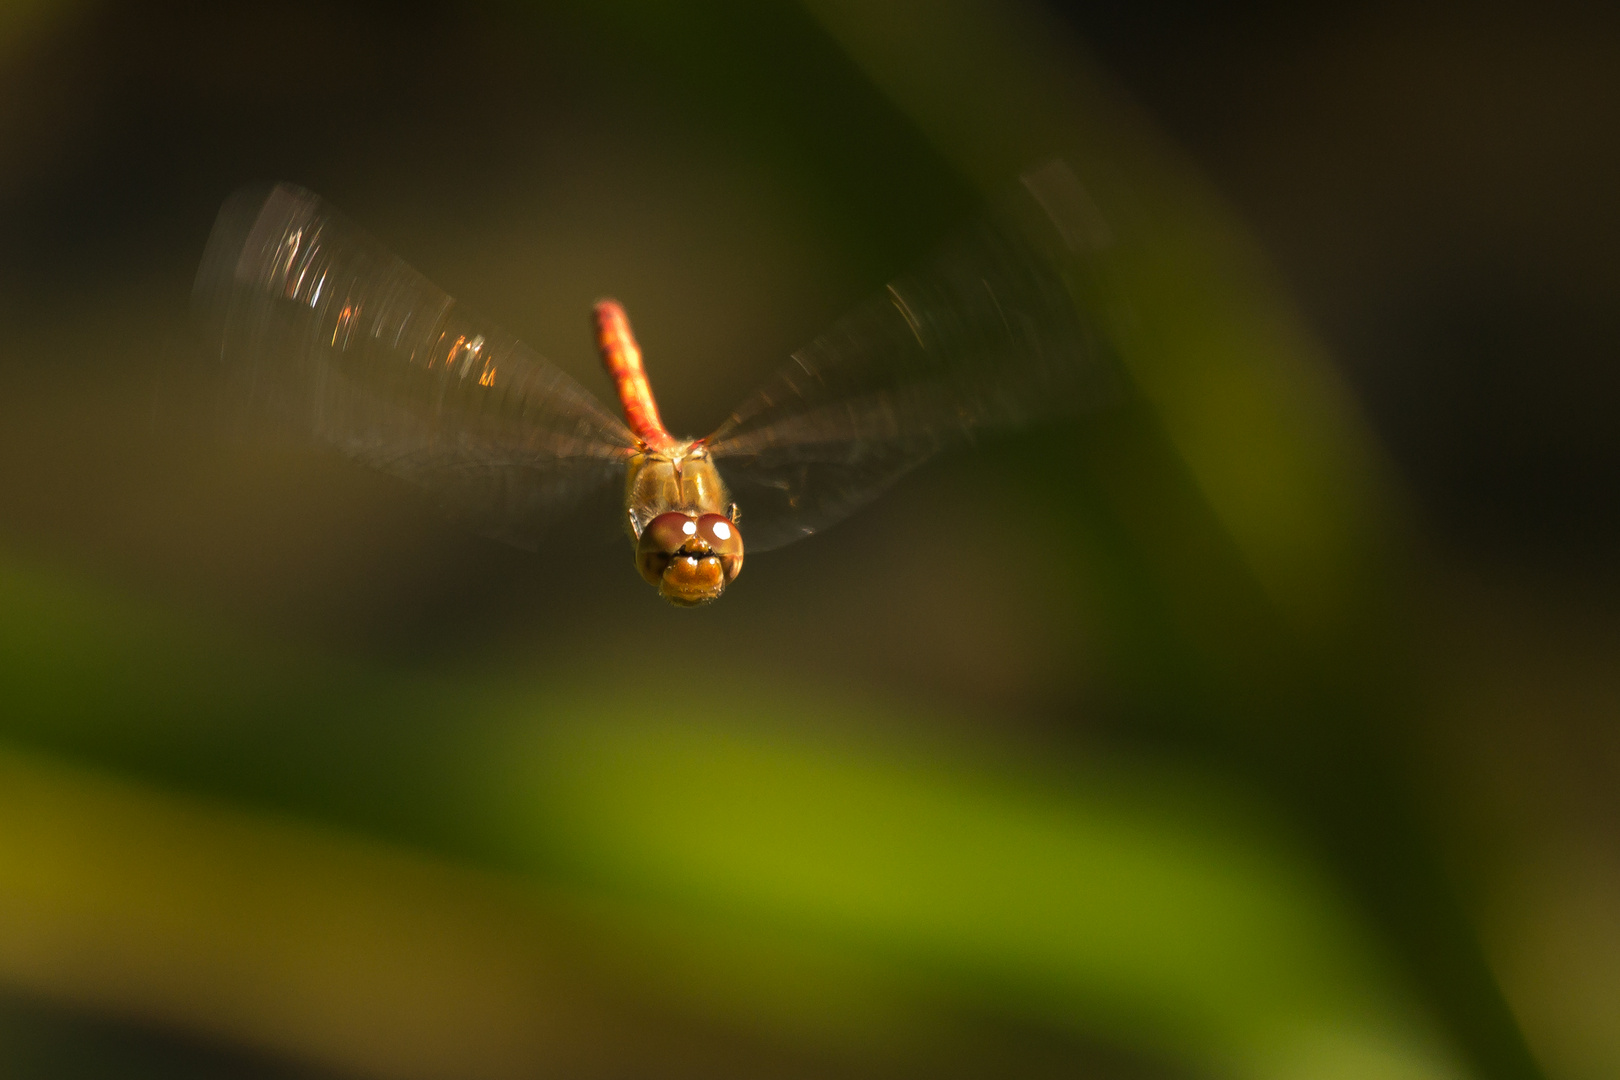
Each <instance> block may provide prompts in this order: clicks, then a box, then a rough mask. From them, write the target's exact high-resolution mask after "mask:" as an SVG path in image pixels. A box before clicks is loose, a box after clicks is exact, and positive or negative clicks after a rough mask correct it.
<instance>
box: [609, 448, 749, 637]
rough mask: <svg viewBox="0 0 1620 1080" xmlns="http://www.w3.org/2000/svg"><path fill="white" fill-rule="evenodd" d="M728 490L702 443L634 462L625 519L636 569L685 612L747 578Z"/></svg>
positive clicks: (652, 453)
mask: <svg viewBox="0 0 1620 1080" xmlns="http://www.w3.org/2000/svg"><path fill="white" fill-rule="evenodd" d="M727 501H728V500H727V497H726V488H725V484H724V483H722V482H721V480H720V473H719V472H718V471H717V470H716V469H715V467H714V462H713V460H711V459H710V458H709V456H708V454H707V453H706V452H705V451H704V449H703V446H702V445H701V444H699V443H684V444H678V445H677V446H676V447H675V448H674V449H672V450H670V451H665V452H655V451H651V450H644V451H642V452H640V453H638V454H636V455H635V456H634V457H632V458H631V459H630V464H629V467H628V469H627V471H626V479H625V513H626V517H627V518H628V520H629V526H630V534H631V538H632V539H633V540H634V541H635V545H636V569H637V570H639V571H641V576H642V577H643V578H645V579H646V580H647V582H648V584H650V585H652V586H654V587H655V588H657V589H658V593H659V595H660V596H662V597H663V598H664V599H666V600H668V601H669V602H670V603H672V604H676V605H678V606H680V607H695V606H697V605H698V604H706V603H709V602H710V601H711V600H717V599H719V597H720V594H721V593H723V592H724V591H725V588H726V586H727V585H729V584H731V583H732V582H733V581H735V580H736V579H737V575H738V573H740V572H741V571H742V563H743V541H742V534H741V532H740V531H739V530H738V528H737V522H736V513H735V511H734V510H731V511H729V512H723V511H726V507H727Z"/></svg>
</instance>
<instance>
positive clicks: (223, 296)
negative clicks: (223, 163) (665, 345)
mask: <svg viewBox="0 0 1620 1080" xmlns="http://www.w3.org/2000/svg"><path fill="white" fill-rule="evenodd" d="M1106 242H1107V230H1106V227H1105V224H1104V223H1103V221H1102V219H1101V218H1100V216H1099V215H1098V214H1097V212H1096V209H1095V206H1094V204H1092V202H1091V201H1090V199H1089V197H1088V196H1087V194H1086V192H1085V191H1084V189H1083V188H1082V187H1081V186H1080V184H1079V182H1078V181H1077V180H1076V179H1075V177H1074V175H1073V173H1072V172H1071V171H1070V170H1069V169H1068V167H1067V166H1066V165H1064V164H1063V163H1061V162H1054V163H1051V164H1048V165H1045V166H1043V167H1041V168H1039V169H1036V170H1033V171H1031V172H1029V173H1027V174H1025V175H1024V176H1023V177H1021V178H1020V182H1019V184H1018V185H1016V186H1015V187H1014V188H1013V189H1012V190H1011V191H1010V192H1009V193H1007V194H1006V195H1005V196H1004V197H1003V198H1001V199H1000V200H999V201H997V202H995V203H994V204H992V205H991V207H990V208H989V210H988V211H987V212H986V213H985V214H984V215H982V216H981V217H980V218H978V219H976V220H975V221H974V222H972V223H971V224H970V225H969V226H968V227H967V228H965V229H964V230H963V231H962V232H961V233H960V234H959V235H958V236H956V237H954V238H953V239H951V240H949V241H947V242H946V243H945V244H943V245H942V246H941V247H940V248H939V249H938V250H937V251H936V252H934V253H933V255H932V256H931V257H930V258H928V259H927V260H925V261H924V262H923V263H922V264H921V265H919V266H918V267H917V268H916V269H915V270H913V271H912V272H910V273H908V274H905V275H903V276H901V277H899V278H897V279H895V280H894V281H892V282H890V283H889V284H888V285H887V286H886V287H885V288H884V289H883V290H882V291H881V292H879V293H878V294H877V295H876V296H874V297H873V298H872V299H871V300H870V301H868V302H867V303H865V304H863V305H861V306H859V307H857V308H856V309H855V310H853V311H851V312H850V313H849V314H847V315H846V316H845V317H844V318H842V319H840V320H839V321H838V322H837V323H835V324H834V325H833V326H832V327H831V328H830V329H828V330H827V331H826V332H825V333H824V334H822V335H821V336H820V337H818V338H817V339H815V340H814V341H812V342H811V343H810V344H808V345H806V346H805V347H804V348H802V349H800V350H799V351H798V352H796V353H794V354H793V356H792V357H791V359H790V360H789V361H788V362H787V364H786V365H785V366H784V367H782V368H781V370H780V371H778V372H777V373H776V375H775V376H774V377H772V378H771V379H769V380H768V381H767V382H766V383H765V385H764V386H762V387H761V388H760V389H759V390H758V391H756V392H755V393H754V394H752V395H751V396H749V397H748V398H746V399H745V400H744V401H743V402H742V403H741V404H740V405H738V406H737V408H736V409H734V410H733V411H732V412H731V414H730V415H729V416H728V417H727V418H726V420H725V421H724V422H723V423H722V424H720V426H719V427H718V428H716V429H715V430H714V431H713V432H711V433H710V434H708V435H705V436H703V437H702V438H695V439H694V438H680V437H676V436H674V435H672V434H670V432H669V431H668V430H667V429H666V428H665V427H664V424H663V421H662V420H661V419H660V417H659V412H658V405H657V402H656V401H655V399H654V397H653V394H652V389H651V387H650V385H649V383H648V380H647V373H646V369H645V367H644V366H643V363H642V356H641V350H640V348H639V347H638V346H637V344H636V340H635V337H634V335H633V334H632V332H631V328H630V323H629V320H628V318H627V317H626V315H625V312H624V309H623V308H622V307H621V306H620V305H619V304H618V303H617V302H615V301H613V300H602V301H600V302H598V303H597V304H596V306H595V310H594V325H595V334H596V343H597V347H598V349H599V351H600V353H601V357H602V362H603V364H604V366H605V367H606V368H607V372H608V374H609V376H610V377H611V378H612V380H613V384H614V387H615V389H616V390H617V392H618V397H619V403H620V406H621V409H622V412H623V416H624V420H623V422H621V421H620V420H619V419H618V418H617V417H615V416H614V415H613V414H612V413H611V412H609V411H608V410H607V409H605V408H604V407H603V406H602V405H601V404H600V403H599V402H598V401H597V399H596V398H595V397H593V396H592V395H591V393H590V392H589V391H587V390H586V389H584V388H583V387H582V386H580V385H579V384H578V383H577V382H576V381H575V380H574V379H573V378H571V377H570V376H568V375H567V374H566V373H564V372H563V371H562V370H561V369H559V368H557V367H555V366H554V365H552V364H551V363H549V362H548V361H546V360H544V359H542V358H541V357H540V356H539V355H538V354H536V353H535V352H534V351H533V350H531V349H530V348H529V347H528V346H526V345H524V344H523V343H522V342H520V341H519V340H517V339H516V338H515V337H513V336H512V335H511V334H509V333H506V332H505V331H503V330H501V329H500V328H499V327H498V326H497V325H495V324H494V323H492V322H490V321H489V320H487V319H485V318H483V317H482V316H480V315H478V314H477V313H475V312H473V311H472V310H470V309H468V308H467V307H465V306H464V305H462V304H460V303H459V302H457V301H456V300H453V299H452V298H451V297H450V296H448V295H447V294H445V293H444V292H443V291H442V290H440V289H439V288H438V287H437V286H435V285H433V284H432V283H431V282H429V281H428V280H427V279H426V278H424V277H423V276H422V275H421V274H419V273H417V272H416V271H415V270H413V269H411V268H410V267H409V266H407V265H406V264H405V263H404V262H403V261H401V260H400V259H399V258H398V257H397V256H395V255H393V254H392V253H391V252H389V251H388V250H387V249H386V248H385V247H384V246H383V245H382V244H381V243H379V242H378V241H376V240H375V239H373V238H372V237H371V236H369V235H368V234H367V233H365V232H364V231H363V230H362V229H360V228H359V227H358V226H356V225H354V224H352V223H351V222H350V221H349V220H348V219H347V218H345V217H343V216H342V215H341V214H339V213H338V212H337V211H335V210H334V209H332V207H330V206H329V205H327V204H326V203H325V202H324V201H322V200H321V199H320V198H319V197H318V196H316V195H314V194H312V193H310V192H308V191H305V190H304V189H302V188H299V187H296V186H294V185H291V184H279V185H276V186H274V187H272V188H264V187H259V188H246V189H243V190H242V191H239V192H237V193H236V194H235V195H233V196H232V197H231V198H230V199H228V200H227V201H226V203H225V205H224V207H223V208H222V209H221V210H220V213H219V217H218V220H217V221H216V223H215V225H214V230H213V233H212V235H211V237H210V238H209V241H208V246H207V249H206V251H205V253H204V256H203V260H202V265H201V267H200V269H199V270H198V274H197V280H196V286H195V290H194V297H193V299H194V308H195V312H196V315H197V317H198V320H199V322H200V325H201V327H202V329H203V332H204V334H205V339H206V341H207V342H208V352H209V354H210V356H211V357H213V358H214V359H217V361H218V363H219V365H220V375H221V376H222V381H221V385H222V386H223V388H224V390H223V395H222V401H223V402H224V403H225V404H224V406H223V407H224V408H226V409H227V410H229V412H230V415H231V416H232V417H233V418H234V417H237V416H243V417H252V418H255V419H258V420H267V421H270V422H272V423H274V424H275V425H277V426H279V427H281V428H283V429H286V430H290V431H292V432H293V433H295V434H296V435H297V436H298V437H300V438H302V439H307V440H310V441H312V442H314V443H317V444H322V445H325V446H328V447H331V448H333V449H335V450H337V451H338V452H339V453H341V454H343V455H345V456H347V457H348V458H351V459H353V460H355V461H358V462H361V463H364V464H366V465H369V466H372V467H374V468H376V469H379V470H382V471H384V472H387V473H390V474H393V475H394V476H397V477H400V478H402V479H404V480H406V481H408V482H409V483H411V484H413V485H416V486H417V487H419V488H420V489H423V490H424V491H425V492H427V493H428V494H429V495H430V496H431V497H433V498H434V499H435V500H436V501H437V502H438V503H439V505H440V506H441V507H442V508H443V509H444V510H445V511H446V512H448V513H449V514H450V515H451V516H453V517H455V518H457V519H460V520H462V521H465V522H467V523H469V524H470V525H472V526H473V527H474V528H476V529H478V530H479V531H480V532H483V533H485V534H487V535H490V536H493V537H497V538H499V539H502V540H506V541H508V542H512V543H516V544H519V545H521V546H526V547H533V546H534V545H535V544H536V543H537V542H538V540H539V538H540V537H541V536H542V535H543V533H544V532H545V531H546V529H547V528H548V527H549V526H550V525H552V524H554V523H555V522H557V521H558V520H560V519H563V518H565V517H566V516H567V515H569V514H570V513H571V512H573V511H574V510H575V508H576V507H577V506H578V504H579V503H580V502H581V500H582V499H584V498H585V496H587V495H588V494H589V493H591V492H592V491H593V490H599V489H602V488H605V487H606V486H607V485H610V484H613V483H615V482H617V483H619V484H622V486H623V514H624V518H623V521H624V527H625V529H626V531H627V532H628V533H629V536H630V538H631V542H632V544H633V546H634V550H635V562H636V569H637V570H638V571H639V572H640V573H641V576H642V577H643V578H645V579H646V580H647V581H648V582H649V583H650V584H652V585H653V586H654V587H655V588H657V590H658V592H659V594H660V595H662V596H663V597H664V598H665V599H666V600H669V601H670V602H671V603H674V604H677V605H680V606H695V605H699V604H705V603H708V602H710V601H713V600H715V599H718V598H719V597H720V595H721V594H722V593H723V592H724V591H725V590H726V588H727V586H729V585H730V584H731V583H732V582H734V581H735V580H736V578H737V575H738V573H739V572H740V571H741V570H742V564H743V552H744V543H743V533H744V531H745V529H746V531H747V533H748V537H749V539H748V550H749V551H752V552H754V553H756V554H757V553H759V552H762V551H769V550H771V549H773V548H777V547H780V546H782V545H784V544H787V543H791V542H792V541H794V540H798V539H801V538H803V537H806V536H809V535H811V534H813V533H816V532H819V531H820V530H822V529H825V528H827V527H828V526H830V525H833V524H835V523H836V522H838V521H840V520H842V519H843V518H845V517H847V516H848V515H849V514H851V513H852V512H854V511H855V510H857V509H858V508H860V507H861V506H863V505H864V504H866V503H869V502H870V501H872V500H873V499H874V498H876V497H877V496H878V495H879V494H881V493H882V492H883V491H884V490H885V489H887V488H888V487H889V486H890V485H891V484H893V483H894V482H895V481H896V480H898V479H899V478H900V477H902V476H903V475H905V474H906V473H907V472H909V471H910V470H912V469H914V468H916V467H917V466H918V465H920V464H922V463H923V462H924V461H926V460H928V459H929V458H932V457H934V456H935V455H936V454H939V453H941V452H942V451H945V450H947V449H950V448H951V447H953V446H957V445H960V444H964V443H968V442H971V441H972V440H973V439H974V438H975V437H977V435H978V434H979V433H981V432H985V431H991V430H996V429H1010V428H1017V427H1022V426H1025V425H1029V424H1032V423H1036V422H1039V421H1042V420H1046V419H1052V418H1057V417H1061V416H1065V415H1074V414H1078V413H1080V412H1082V411H1084V410H1086V409H1088V408H1091V407H1094V406H1095V405H1096V404H1097V403H1099V402H1100V401H1102V400H1104V399H1106V398H1107V397H1108V396H1109V393H1110V389H1111V387H1112V385H1113V381H1114V380H1113V378H1112V377H1111V375H1110V370H1111V368H1110V366H1109V365H1108V364H1107V363H1105V362H1104V360H1103V356H1104V351H1103V349H1102V348H1101V346H1100V342H1099V337H1098V335H1097V333H1096V332H1095V329H1094V327H1093V324H1092V322H1091V321H1090V320H1088V319H1087V318H1086V307H1087V305H1086V304H1084V303H1082V302H1080V301H1079V300H1078V299H1077V297H1078V296H1080V295H1083V293H1084V286H1083V281H1082V279H1084V277H1085V275H1086V273H1087V270H1088V266H1089V265H1090V260H1089V256H1090V255H1092V254H1093V253H1094V250H1095V249H1096V248H1097V247H1099V246H1101V245H1102V244H1105V243H1106Z"/></svg>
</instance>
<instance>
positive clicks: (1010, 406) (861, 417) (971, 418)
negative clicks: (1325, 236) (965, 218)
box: [708, 162, 1114, 552]
mask: <svg viewBox="0 0 1620 1080" xmlns="http://www.w3.org/2000/svg"><path fill="white" fill-rule="evenodd" d="M1105 238H1106V233H1105V231H1104V229H1103V225H1102V223H1101V221H1100V219H1099V218H1098V217H1097V215H1096V211H1095V209H1094V208H1093V206H1092V203H1091V201H1090V199H1089V197H1088V196H1087V195H1086V194H1085V192H1084V190H1083V189H1082V188H1081V187H1080V184H1079V182H1078V181H1077V180H1076V179H1075V177H1074V175H1073V174H1072V173H1071V172H1070V171H1069V169H1068V167H1067V166H1065V165H1063V164H1062V163H1060V162H1058V163H1053V164H1050V165H1047V166H1044V167H1043V168H1040V169H1037V170H1035V171H1033V172H1031V173H1029V174H1027V175H1026V176H1024V177H1023V178H1022V183H1021V184H1020V185H1019V186H1018V187H1017V188H1016V189H1015V190H1014V191H1013V192H1012V193H1011V194H1010V195H1008V196H1007V197H1006V198H1004V199H1002V200H1001V201H1000V202H998V203H997V204H995V205H994V206H993V207H992V209H991V212H990V213H989V214H988V215H986V216H985V217H984V218H983V219H981V220H979V221H978V222H976V223H974V225H972V226H971V227H970V228H969V229H967V230H966V231H964V233H962V234H961V235H959V236H957V237H956V238H954V239H953V240H952V241H950V242H949V243H947V244H945V245H944V246H943V247H941V248H940V249H939V251H937V252H936V253H935V255H934V256H933V257H932V258H931V259H930V260H929V261H928V262H926V263H925V264H923V265H922V266H921V267H919V268H918V269H917V270H915V271H914V272H912V273H910V274H907V275H906V276H904V277H901V278H899V279H897V280H895V281H894V282H892V283H891V284H890V285H889V286H888V287H887V288H886V289H885V290H884V291H883V292H882V293H880V294H878V295H877V296H875V297H874V298H873V299H872V300H871V301H869V302H868V303H866V304H864V305H863V306H861V307H859V308H856V309H855V310H854V311H852V312H851V313H849V314H848V315H846V316H845V317H844V318H843V319H842V320H840V321H839V322H838V323H837V324H836V325H834V326H833V327H832V328H831V329H830V330H828V331H827V332H826V333H825V334H823V335H822V336H821V337H819V338H817V339H816V340H815V341H813V342H811V343H810V344H809V345H806V346H805V347H804V348H802V349H800V350H799V351H798V352H797V353H795V354H794V355H793V358H792V360H791V361H789V363H788V364H787V366H786V367H784V368H783V369H782V370H781V372H779V373H778V374H777V376H776V377H775V378H774V379H772V380H771V381H770V382H769V383H767V384H766V385H765V387H764V388H763V389H761V390H760V391H759V392H758V393H756V394H755V395H754V396H753V397H751V398H749V399H748V400H747V401H745V402H744V403H743V404H742V405H741V406H740V407H738V409H737V410H736V411H735V412H734V413H732V415H731V417H730V419H728V420H727V421H726V422H725V423H724V424H723V425H721V427H720V428H719V429H718V430H717V431H716V432H715V433H714V434H713V435H712V436H710V437H709V439H708V445H709V448H710V451H711V452H712V453H713V454H714V455H715V457H716V458H719V459H720V468H721V472H722V473H723V475H724V477H725V480H726V483H727V485H728V486H729V487H730V488H731V489H732V494H733V496H734V497H735V498H736V500H737V502H738V504H739V505H740V506H741V508H742V512H743V517H742V525H743V535H744V536H745V537H746V538H747V543H748V550H749V551H750V552H754V551H761V550H768V549H770V548H773V547H779V546H781V545H782V544H786V543H790V542H791V541H793V540H796V539H799V538H801V537H804V536H808V535H810V534H811V533H813V532H816V531H819V530H821V529H824V528H826V527H827V526H829V525H832V524H834V523H835V522H837V521H839V520H841V519H843V518H844V517H846V516H848V515H849V514H850V513H852V512H853V511H854V510H856V509H858V508H859V507H860V506H862V505H864V504H865V503H867V502H870V501H871V500H872V499H873V498H875V497H876V496H877V495H878V494H880V493H881V492H882V491H883V490H884V489H885V488H887V487H888V486H889V485H890V484H892V483H894V482H895V481H896V480H898V479H899V478H900V477H901V476H903V475H904V474H905V473H906V472H908V471H910V470H911V469H913V468H915V467H916V466H918V465H920V464H922V463H923V462H924V461H926V460H928V459H929V458H931V457H933V456H934V455H935V454H937V453H939V452H941V451H943V450H945V449H948V448H949V447H951V446H954V445H958V444H961V443H964V442H967V441H970V440H971V439H972V438H973V437H974V436H975V434H976V433H978V432H980V431H987V430H993V429H1007V428H1014V427H1019V426H1022V425H1025V424H1029V423H1031V422H1034V421H1038V420H1042V419H1047V418H1051V417H1055V416H1061V415H1065V414H1076V413H1079V412H1081V411H1083V410H1085V409H1087V408H1089V407H1094V406H1095V405H1097V404H1098V403H1099V402H1101V401H1103V400H1105V399H1106V398H1107V397H1108V396H1109V395H1110V393H1111V390H1112V387H1113V385H1114V380H1113V379H1112V378H1111V376H1110V372H1111V368H1110V366H1109V365H1108V364H1107V363H1105V362H1104V361H1103V359H1102V353H1101V349H1100V347H1099V341H1098V339H1097V337H1096V335H1095V334H1094V333H1093V332H1092V331H1091V329H1090V327H1089V325H1088V322H1087V320H1086V319H1085V317H1084V315H1083V313H1082V304H1081V303H1080V302H1079V301H1078V300H1077V294H1076V289H1077V288H1080V287H1082V286H1083V281H1084V278H1085V275H1086V259H1085V256H1086V255H1087V254H1088V253H1089V252H1090V251H1091V250H1093V249H1094V248H1095V247H1096V246H1098V245H1100V244H1101V243H1103V242H1105Z"/></svg>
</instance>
